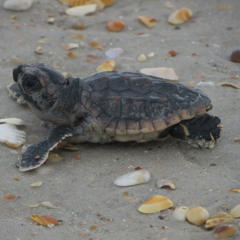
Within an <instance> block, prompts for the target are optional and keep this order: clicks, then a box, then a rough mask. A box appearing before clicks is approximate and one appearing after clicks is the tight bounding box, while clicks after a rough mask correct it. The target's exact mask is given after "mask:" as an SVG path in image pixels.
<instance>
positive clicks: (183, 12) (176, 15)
mask: <svg viewBox="0 0 240 240" xmlns="http://www.w3.org/2000/svg"><path fill="white" fill-rule="evenodd" d="M192 15H193V14H192V10H191V9H190V8H186V7H183V8H179V9H178V10H176V11H175V12H173V13H172V14H170V16H169V18H168V22H169V23H170V24H172V25H178V24H181V23H184V22H186V21H188V20H189V19H191V18H192Z"/></svg>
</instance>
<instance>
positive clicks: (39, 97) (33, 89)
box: [13, 64, 65, 121]
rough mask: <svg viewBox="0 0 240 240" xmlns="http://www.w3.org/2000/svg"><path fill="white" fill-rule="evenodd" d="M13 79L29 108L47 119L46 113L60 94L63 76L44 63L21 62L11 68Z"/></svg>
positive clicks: (63, 81)
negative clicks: (29, 63) (28, 63)
mask: <svg viewBox="0 0 240 240" xmlns="http://www.w3.org/2000/svg"><path fill="white" fill-rule="evenodd" d="M13 79H14V81H15V82H16V83H18V85H19V88H20V90H21V94H22V95H23V97H24V99H25V100H26V102H27V103H28V105H29V106H30V108H31V109H32V110H33V111H34V112H35V114H37V115H38V117H40V118H41V119H42V120H44V121H48V120H49V119H47V118H49V117H47V113H48V112H50V111H51V110H52V108H53V106H54V104H55V103H56V101H57V100H58V97H59V95H60V94H61V89H62V87H63V85H64V83H65V78H64V76H63V75H62V74H60V73H59V72H57V71H55V70H53V69H51V68H49V67H47V66H46V65H44V64H31V65H26V64H22V65H19V66H17V67H16V68H14V69H13Z"/></svg>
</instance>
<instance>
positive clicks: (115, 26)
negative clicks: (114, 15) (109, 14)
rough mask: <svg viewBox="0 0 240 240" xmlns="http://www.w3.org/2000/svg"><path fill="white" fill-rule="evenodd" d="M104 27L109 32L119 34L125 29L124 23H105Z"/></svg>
mask: <svg viewBox="0 0 240 240" xmlns="http://www.w3.org/2000/svg"><path fill="white" fill-rule="evenodd" d="M106 27H107V29H108V30H109V31H110V32H121V31H123V29H124V28H125V22H123V21H109V22H107V24H106Z"/></svg>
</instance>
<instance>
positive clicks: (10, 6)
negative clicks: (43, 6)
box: [3, 0, 33, 11]
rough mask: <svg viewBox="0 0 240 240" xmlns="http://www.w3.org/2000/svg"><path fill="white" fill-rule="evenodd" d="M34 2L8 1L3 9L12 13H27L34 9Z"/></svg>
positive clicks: (29, 0)
mask: <svg viewBox="0 0 240 240" xmlns="http://www.w3.org/2000/svg"><path fill="white" fill-rule="evenodd" d="M32 4H33V0H6V1H5V2H4V3H3V8H5V9H7V10H12V11H25V10H28V9H30V8H31V7H32Z"/></svg>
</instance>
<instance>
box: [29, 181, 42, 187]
mask: <svg viewBox="0 0 240 240" xmlns="http://www.w3.org/2000/svg"><path fill="white" fill-rule="evenodd" d="M41 186H42V182H40V181H39V182H34V183H32V184H31V187H41Z"/></svg>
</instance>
